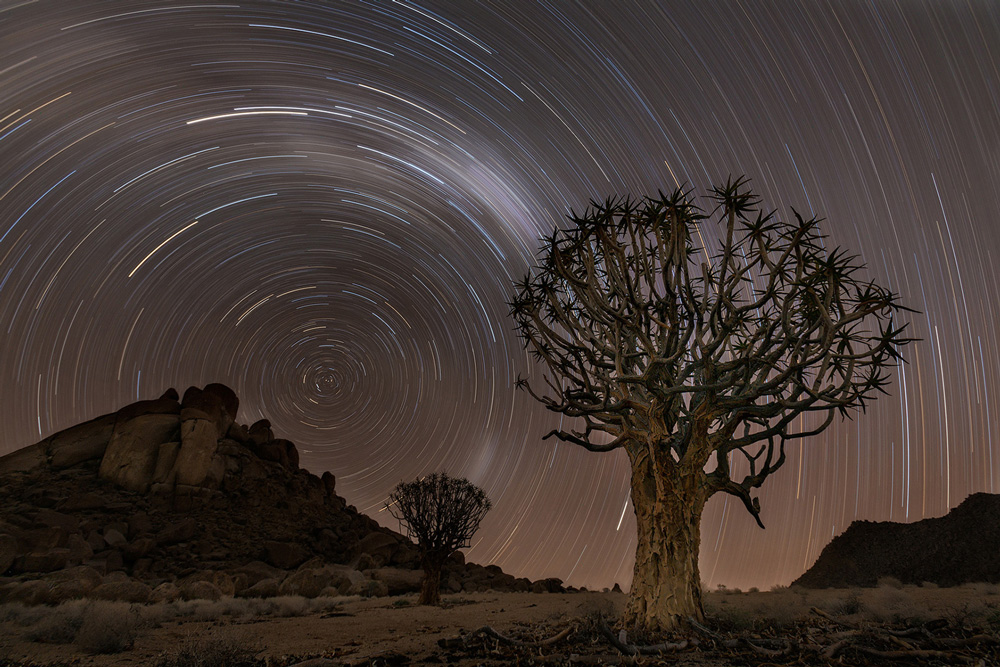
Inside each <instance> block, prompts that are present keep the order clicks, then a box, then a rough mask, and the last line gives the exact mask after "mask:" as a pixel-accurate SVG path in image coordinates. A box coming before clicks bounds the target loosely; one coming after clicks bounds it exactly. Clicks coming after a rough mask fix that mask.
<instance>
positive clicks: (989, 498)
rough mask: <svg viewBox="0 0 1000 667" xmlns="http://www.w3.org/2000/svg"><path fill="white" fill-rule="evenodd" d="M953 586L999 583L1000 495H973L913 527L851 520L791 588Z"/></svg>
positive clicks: (887, 522) (914, 523) (889, 522)
mask: <svg viewBox="0 0 1000 667" xmlns="http://www.w3.org/2000/svg"><path fill="white" fill-rule="evenodd" d="M885 577H893V578H895V579H898V580H899V581H901V582H903V583H904V584H920V583H922V582H925V581H927V582H932V583H935V584H938V585H939V586H957V585H959V584H963V583H969V582H980V581H985V582H990V583H998V582H1000V495H996V494H989V493H974V494H972V495H970V496H969V497H968V498H966V499H965V500H964V501H962V503H961V504H960V505H958V506H957V507H955V508H954V509H953V510H951V511H950V512H949V513H948V514H946V515H945V516H943V517H938V518H932V519H923V520H922V521H915V522H913V523H895V522H891V521H855V522H853V523H852V524H851V525H850V526H849V527H848V528H847V530H845V531H844V532H843V533H841V534H840V535H838V536H837V537H835V538H834V539H833V541H831V542H830V544H828V545H827V546H826V547H825V548H824V549H823V551H822V553H821V554H820V555H819V558H818V559H817V560H816V563H815V564H814V565H813V566H812V567H811V568H809V569H808V570H807V571H806V572H805V573H804V574H803V575H802V576H801V577H799V578H798V579H796V580H795V581H794V582H792V585H793V586H803V587H805V588H842V587H844V588H846V587H851V586H875V585H877V583H878V580H879V579H882V578H885Z"/></svg>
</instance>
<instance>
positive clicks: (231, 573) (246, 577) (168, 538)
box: [0, 384, 563, 603]
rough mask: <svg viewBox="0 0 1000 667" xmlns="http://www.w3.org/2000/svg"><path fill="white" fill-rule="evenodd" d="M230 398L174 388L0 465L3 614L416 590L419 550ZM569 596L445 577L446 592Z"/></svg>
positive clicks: (454, 573) (549, 586) (491, 569)
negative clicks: (41, 606)
mask: <svg viewBox="0 0 1000 667" xmlns="http://www.w3.org/2000/svg"><path fill="white" fill-rule="evenodd" d="M238 408H239V399H238V398H237V397H236V395H235V394H234V393H233V392H232V390H230V389H229V388H228V387H225V386H223V385H219V384H211V385H208V386H206V387H205V388H204V389H199V388H197V387H191V388H189V389H188V390H187V391H186V392H185V393H184V397H183V399H179V397H178V394H177V392H176V391H174V390H173V389H171V390H168V391H167V392H166V393H164V395H163V396H161V397H160V398H158V399H156V400H151V401H139V402H138V403H133V404H131V405H128V406H126V407H124V408H122V409H121V410H119V411H117V412H115V413H112V414H109V415H104V416H102V417H98V418H97V419H93V420H91V421H88V422H85V423H83V424H79V425H77V426H74V427H72V428H69V429H66V430H64V431H60V432H59V433H56V434H54V435H52V436H50V437H48V438H46V439H45V440H42V441H41V442H39V443H37V444H35V445H31V446H29V447H25V448H23V449H20V450H18V451H16V452H14V453H12V454H9V455H7V456H4V457H0V601H22V602H27V603H44V602H58V601H60V600H63V599H69V598H74V597H80V596H96V597H102V598H107V599H125V600H130V601H147V600H169V599H174V598H177V597H184V598H204V597H208V598H216V597H218V596H220V595H226V594H229V595H233V594H235V595H242V596H254V597H270V596H274V595H279V594H280V595H305V596H307V597H315V596H317V595H319V594H321V593H323V594H361V595H386V594H398V593H405V592H415V591H418V590H419V588H420V580H421V576H422V571H421V570H419V569H417V568H418V567H419V565H420V563H419V554H418V552H417V549H416V547H415V545H414V544H413V543H412V542H410V541H409V540H408V539H406V538H405V537H403V536H402V535H400V534H398V533H396V532H394V531H392V530H389V529H387V528H384V527H382V526H380V525H379V524H378V523H377V522H375V521H374V520H373V519H371V518H369V517H367V516H365V515H363V514H361V513H360V512H358V511H357V510H356V509H355V508H354V507H352V506H349V505H347V503H346V502H345V501H344V499H343V498H341V497H340V496H338V495H337V493H336V480H335V478H334V476H333V475H332V474H331V473H329V472H326V473H324V474H323V475H322V476H321V477H317V476H316V475H313V474H311V473H310V472H308V471H306V470H303V469H301V468H299V459H298V451H297V450H296V448H295V445H294V444H292V443H291V442H289V441H288V440H283V439H280V438H275V436H274V434H273V432H272V430H271V426H270V423H269V422H267V420H261V421H258V422H257V423H255V424H252V425H250V426H246V425H242V424H239V423H238V422H237V420H236V416H237V411H238ZM487 589H493V590H498V591H529V590H534V591H543V590H544V591H562V590H563V589H562V586H561V582H560V581H559V580H557V579H548V580H544V581H538V582H531V581H529V580H528V579H523V578H520V579H518V578H515V577H513V576H511V575H508V574H505V573H504V572H503V571H502V570H501V569H500V568H499V567H497V566H495V565H491V566H486V567H483V566H480V565H475V564H466V563H465V562H464V558H463V557H462V554H461V553H458V554H456V555H455V556H454V557H453V558H452V559H451V560H450V561H449V562H448V564H447V566H446V568H445V571H444V575H443V577H442V591H443V592H445V593H448V592H459V591H463V590H464V591H476V590H487Z"/></svg>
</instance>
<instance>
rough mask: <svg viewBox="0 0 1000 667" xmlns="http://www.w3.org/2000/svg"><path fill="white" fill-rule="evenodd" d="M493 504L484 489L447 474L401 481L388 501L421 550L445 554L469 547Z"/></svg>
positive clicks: (391, 510)
mask: <svg viewBox="0 0 1000 667" xmlns="http://www.w3.org/2000/svg"><path fill="white" fill-rule="evenodd" d="M491 507H492V504H491V503H490V499H489V498H487V497H486V493H485V492H484V491H483V490H482V489H481V488H479V487H478V486H476V485H475V484H473V483H472V482H470V481H469V480H467V479H464V478H456V477H449V476H448V475H446V474H443V473H441V474H439V473H434V474H431V475H428V476H426V477H424V478H423V479H418V480H415V481H413V482H400V483H399V484H398V485H397V486H396V488H395V490H393V492H392V493H391V494H390V495H389V500H388V501H387V502H386V509H387V510H388V511H389V513H390V514H392V516H393V517H395V518H396V520H397V521H399V522H400V524H402V525H404V526H405V527H406V534H407V537H409V538H410V539H413V540H416V542H417V545H418V546H419V547H420V549H421V551H423V552H424V553H425V554H432V555H433V554H436V555H443V556H448V555H450V554H451V553H452V552H454V551H455V550H456V549H461V548H464V547H467V546H469V540H471V539H472V536H473V535H474V534H475V532H476V531H477V530H479V523H480V522H481V521H482V520H483V517H484V516H486V513H487V512H488V511H489V510H490V508H491Z"/></svg>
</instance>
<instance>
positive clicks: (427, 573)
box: [418, 555, 445, 605]
mask: <svg viewBox="0 0 1000 667" xmlns="http://www.w3.org/2000/svg"><path fill="white" fill-rule="evenodd" d="M444 561H445V559H444V558H436V557H434V556H432V555H426V556H424V557H423V558H422V559H421V563H420V564H421V565H422V566H423V568H424V580H423V582H422V583H421V584H420V599H419V601H418V604H431V605H437V604H441V568H442V567H443V566H444Z"/></svg>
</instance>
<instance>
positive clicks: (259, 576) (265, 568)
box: [232, 560, 285, 586]
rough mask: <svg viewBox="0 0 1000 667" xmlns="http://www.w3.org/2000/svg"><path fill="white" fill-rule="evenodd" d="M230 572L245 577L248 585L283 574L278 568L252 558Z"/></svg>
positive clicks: (278, 577) (277, 577) (279, 576)
mask: <svg viewBox="0 0 1000 667" xmlns="http://www.w3.org/2000/svg"><path fill="white" fill-rule="evenodd" d="M232 573H233V575H234V577H235V576H236V575H243V576H244V577H246V580H247V585H248V586H253V585H254V584H256V583H257V582H258V581H263V580H264V579H280V578H281V577H283V576H284V574H285V573H284V572H282V571H281V570H279V569H278V568H276V567H274V566H272V565H268V564H267V563H263V562H261V561H259V560H253V561H250V562H249V563H247V564H246V565H241V566H240V567H238V568H236V569H235V570H233V571H232Z"/></svg>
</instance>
